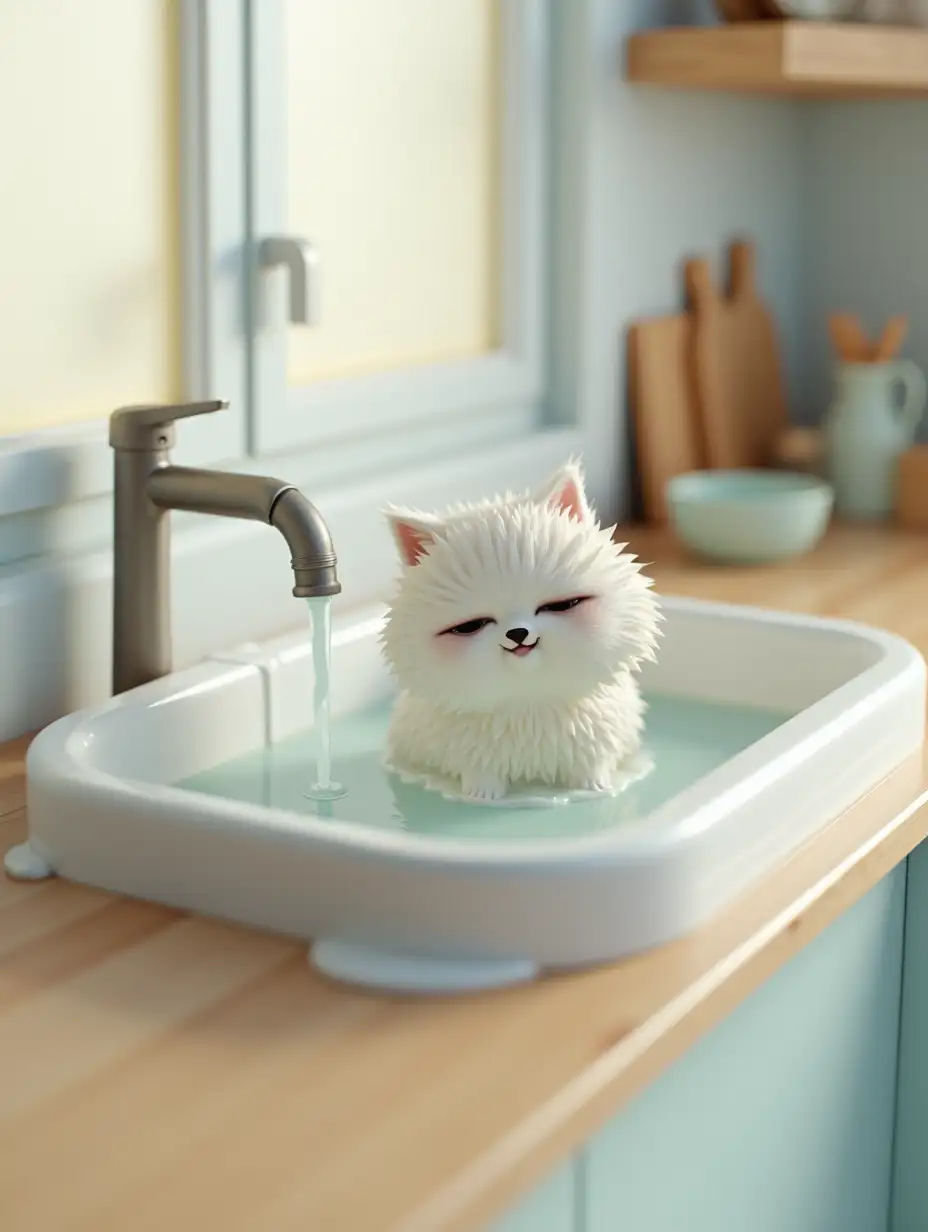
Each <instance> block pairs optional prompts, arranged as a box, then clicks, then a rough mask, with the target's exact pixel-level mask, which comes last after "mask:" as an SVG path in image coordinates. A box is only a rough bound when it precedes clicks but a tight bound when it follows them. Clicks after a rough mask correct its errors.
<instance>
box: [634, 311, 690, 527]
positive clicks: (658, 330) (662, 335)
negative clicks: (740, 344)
mask: <svg viewBox="0 0 928 1232" xmlns="http://www.w3.org/2000/svg"><path fill="white" fill-rule="evenodd" d="M690 350H691V320H690V317H689V315H688V314H685V313H681V314H679V315H677V316H667V317H653V318H651V319H650V320H644V321H638V322H637V323H636V324H634V325H632V326H631V328H630V329H629V331H628V371H629V393H630V396H631V404H632V410H633V414H634V420H635V445H636V461H637V467H638V474H639V477H640V481H641V498H642V503H643V505H644V516H645V519H646V520H647V521H648V522H657V523H662V522H666V521H667V505H666V502H665V500H664V487H665V485H666V483H667V481H668V480H669V479H672V478H673V477H674V475H680V474H683V472H684V471H690V470H697V469H699V468H700V467H702V466H703V465H704V460H703V454H702V448H701V444H700V441H699V435H698V424H697V420H696V407H695V403H694V398H693V388H692V379H691V375H692V373H691V358H690Z"/></svg>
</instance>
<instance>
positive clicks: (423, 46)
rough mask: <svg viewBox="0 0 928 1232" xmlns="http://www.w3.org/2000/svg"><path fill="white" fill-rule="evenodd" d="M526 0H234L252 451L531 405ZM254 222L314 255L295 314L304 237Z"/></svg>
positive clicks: (537, 313)
mask: <svg viewBox="0 0 928 1232" xmlns="http://www.w3.org/2000/svg"><path fill="white" fill-rule="evenodd" d="M545 16H546V4H545V0H442V3H441V4H437V5H436V4H435V3H433V0H391V3H390V4H384V3H383V2H382V0H352V3H350V4H333V3H332V2H331V0H261V3H260V4H258V3H254V4H252V5H251V31H250V34H251V40H252V42H251V47H252V55H251V73H252V89H251V95H252V98H253V105H254V112H253V123H252V132H253V140H252V148H251V158H250V174H251V195H252V214H253V225H254V241H255V242H254V246H253V254H254V260H255V265H256V268H255V271H254V274H255V280H254V301H253V305H252V307H253V328H254V334H255V354H254V361H255V374H256V381H255V410H254V422H253V433H254V437H253V446H254V449H255V451H256V452H269V451H275V450H279V449H283V448H287V447H290V446H293V445H301V444H304V445H318V444H320V443H322V442H327V441H336V440H340V441H347V440H350V439H351V438H353V437H356V436H357V434H358V433H364V434H370V435H376V434H377V433H382V434H384V436H387V435H388V434H395V433H396V432H397V431H403V432H406V431H408V430H409V428H410V426H415V425H416V424H417V423H420V424H421V423H422V422H423V421H425V422H431V423H434V421H435V417H440V416H450V415H458V416H473V415H475V414H478V413H479V412H481V411H483V412H486V413H492V414H493V415H494V416H496V417H497V418H499V417H500V416H506V415H509V416H519V417H521V419H520V422H524V423H528V422H529V419H528V415H530V414H531V413H534V411H536V410H537V408H538V403H539V400H540V397H541V339H542V328H543V322H542V316H543V313H542V288H543V283H544V270H543V265H544V260H543V257H544V220H543V215H544V179H543V175H544V161H545V159H544V133H545V119H544V108H545V98H546V90H547V49H546V37H545V28H546V21H545ZM275 238H276V239H278V240H279V239H283V240H285V241H308V242H309V243H311V244H312V245H313V248H314V250H315V255H316V256H317V257H318V267H315V266H313V265H312V263H311V262H310V264H309V266H308V270H307V272H308V280H307V286H308V289H309V292H310V296H311V298H313V299H314V302H315V304H317V305H318V311H317V313H316V315H315V317H314V319H313V320H312V321H311V323H309V324H307V323H304V322H299V321H296V323H294V318H295V317H299V316H300V315H301V312H300V309H301V307H302V306H303V305H304V304H305V302H306V301H305V297H300V296H299V287H300V284H299V279H300V276H301V274H302V272H303V271H304V269H307V267H306V265H305V252H306V250H305V248H304V247H302V246H301V245H300V244H299V243H291V246H290V248H289V250H285V248H283V247H281V245H280V244H277V245H276V246H275V245H274V244H273V243H271V244H269V243H268V241H269V240H274V239H275ZM288 256H289V259H290V260H291V261H292V262H293V266H292V267H288V266H287V265H286V264H285V263H279V264H274V262H275V261H276V262H280V261H282V260H286V258H287V257H288ZM294 279H296V280H297V281H296V283H294ZM291 292H294V295H295V296H296V298H297V299H298V300H299V302H295V303H292V302H291ZM514 422H515V421H514Z"/></svg>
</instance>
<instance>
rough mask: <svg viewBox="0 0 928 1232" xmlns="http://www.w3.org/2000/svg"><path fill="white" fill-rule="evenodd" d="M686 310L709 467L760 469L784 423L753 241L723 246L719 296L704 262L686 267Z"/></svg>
mask: <svg viewBox="0 0 928 1232" xmlns="http://www.w3.org/2000/svg"><path fill="white" fill-rule="evenodd" d="M686 281H687V291H688V294H689V296H690V300H691V304H692V311H693V348H692V371H693V381H694V389H695V393H696V404H697V408H698V417H699V422H700V424H701V428H702V439H703V448H704V452H705V457H706V462H707V464H708V465H709V466H710V467H718V468H735V467H755V466H768V465H770V464H771V463H772V462H773V460H774V453H775V449H776V443H777V440H778V439H779V437H780V436H781V434H782V433H783V431H784V430H785V428H786V427H787V426H788V423H789V415H788V410H787V402H786V391H785V388H784V381H783V372H782V366H781V360H780V348H779V341H778V338H777V331H776V326H775V324H774V321H773V317H772V316H771V314H770V312H769V310H768V308H767V307H766V305H765V304H764V302H763V300H762V299H761V298H760V296H759V294H758V290H757V278H756V272H755V254H754V246H753V244H750V243H748V242H747V241H737V242H735V243H733V244H732V245H731V246H730V248H729V289H728V294H727V295H726V296H722V295H720V293H719V292H718V290H717V289H716V287H715V285H714V284H713V281H712V276H711V273H710V270H709V265H708V262H707V261H706V260H705V259H704V258H698V259H695V260H692V261H690V262H688V263H687V267H686Z"/></svg>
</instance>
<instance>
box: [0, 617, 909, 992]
mask: <svg viewBox="0 0 928 1232" xmlns="http://www.w3.org/2000/svg"><path fill="white" fill-rule="evenodd" d="M664 607H665V612H666V616H667V623H666V626H665V638H664V640H663V643H662V646H661V650H660V656H659V661H658V662H657V663H656V664H654V665H649V666H648V668H647V670H646V672H645V674H644V677H643V684H644V687H645V691H646V692H649V693H651V694H658V695H664V696H671V697H673V698H676V699H695V701H694V702H693V704H694V705H695V704H696V703H719V704H722V705H723V706H736V707H750V708H757V707H759V708H762V709H763V710H766V711H771V712H778V714H779V715H780V716H787V717H782V718H777V719H773V720H770V721H769V722H768V721H766V720H765V721H763V722H761V724H760V727H759V728H758V729H757V731H755V732H754V736H755V737H758V736H759V738H755V739H754V742H753V743H748V741H750V740H751V739H752V734H751V725H752V723H754V719H753V718H751V716H750V715H749V714H747V713H745V721H744V725H743V726H744V733H745V734H744V736H743V740H742V743H744V744H747V747H743V748H741V749H740V751H736V752H735V753H734V755H732V756H730V757H728V759H727V760H724V761H722V762H721V764H718V765H716V766H715V767H714V768H709V769H708V772H706V773H703V774H701V776H699V775H697V777H696V778H695V780H694V781H692V782H689V783H688V784H685V785H683V786H682V789H680V790H670V792H669V795H667V790H665V792H664V795H665V796H666V798H661V799H659V802H658V803H657V804H656V805H655V806H654V807H651V806H648V807H645V806H644V805H642V804H641V800H646V799H647V793H645V796H636V795H635V790H636V789H634V788H633V789H630V791H629V793H626V795H625V796H620V797H618V798H616V799H614V800H599V801H597V802H595V808H596V810H597V812H596V813H595V814H593V813H587V814H582V815H581V814H577V817H578V818H580V819H581V820H582V822H583V824H580V823H579V822H578V829H577V832H573V831H572V830H571V827H572V826H573V824H574V823H573V822H572V821H569V824H568V826H567V829H568V831H569V832H567V833H564V832H563V827H564V825H565V822H564V818H565V817H566V816H567V815H566V814H562V815H560V817H559V818H558V819H556V820H557V824H558V825H559V826H561V828H562V832H561V833H560V834H559V835H558V836H557V837H551V836H546V835H545V831H544V827H542V829H541V830H540V831H538V832H534V833H533V832H532V829H531V826H529V828H528V831H527V832H526V833H524V834H520V833H518V826H519V825H520V824H522V823H521V822H519V821H513V822H512V823H511V825H510V827H509V828H508V829H507V828H506V827H503V830H502V831H501V832H496V833H494V831H493V826H492V818H491V816H490V814H488V813H487V812H486V810H482V809H481V807H480V806H478V805H467V804H458V805H457V806H455V807H456V808H457V810H458V813H457V814H456V816H457V817H458V820H459V822H460V824H457V823H456V824H455V825H450V826H449V827H448V828H447V829H446V828H445V827H444V824H443V822H442V820H441V817H442V813H441V810H442V809H445V810H447V808H448V807H449V806H448V805H447V803H445V802H443V801H442V800H441V797H437V796H436V797H428V796H426V797H425V798H426V800H429V801H431V800H434V817H432V818H430V822H429V824H428V825H426V826H425V827H423V828H420V829H419V830H416V831H411V830H408V829H403V828H402V826H401V824H400V823H398V822H397V821H396V820H395V819H394V820H393V821H392V822H390V824H386V825H368V824H355V823H352V822H348V821H340V820H337V819H333V818H331V817H319V816H307V815H304V814H301V812H300V811H299V808H300V806H299V804H297V805H296V806H295V807H292V808H291V807H287V806H286V804H287V801H286V799H283V800H282V799H281V798H280V797H279V793H278V794H277V795H275V793H274V791H273V790H272V789H271V788H268V792H269V794H266V795H265V796H262V794H261V790H251V789H249V792H250V798H244V797H243V798H238V799H232V798H221V797H220V796H217V795H211V794H207V792H206V791H204V790H193V789H192V788H190V787H189V786H187V787H184V786H178V785H177V784H179V783H183V782H186V781H187V780H189V779H190V778H191V777H192V776H195V775H202V774H204V773H205V772H208V771H211V770H212V769H213V768H215V767H218V766H220V765H221V764H223V763H225V762H228V761H230V760H231V759H235V758H241V757H243V756H245V755H247V754H249V753H252V754H253V756H252V758H251V763H252V768H254V765H257V764H259V763H262V757H264V758H265V759H267V758H268V757H270V754H269V753H268V752H267V750H268V749H269V748H270V747H271V746H273V745H274V743H275V742H280V741H286V740H287V739H288V738H289V739H290V742H291V743H290V745H289V748H290V749H291V751H292V750H293V748H294V747H295V745H294V743H293V741H294V737H295V734H296V733H298V732H300V731H301V729H304V728H306V727H307V726H308V722H309V711H310V699H311V696H312V663H311V656H310V644H309V637H308V632H307V635H306V636H302V635H295V636H291V637H287V638H284V639H281V640H278V641H275V642H271V643H267V644H265V645H262V646H260V647H259V646H246V647H243V648H241V649H239V650H238V651H235V652H231V653H230V654H229V655H226V656H223V657H217V658H214V659H211V660H208V661H206V662H204V663H202V664H200V665H198V666H197V667H194V668H191V669H189V670H185V671H181V672H177V673H175V674H174V675H172V676H170V677H168V678H166V679H164V680H161V681H157V682H155V683H153V684H150V685H146V686H144V687H142V688H140V689H136V690H134V691H133V692H131V693H128V694H125V695H124V696H122V697H121V698H119V699H116V700H114V701H112V702H110V703H108V704H106V705H105V706H102V707H101V708H100V709H97V710H90V711H84V712H81V713H78V714H75V715H71V716H69V717H67V718H65V719H61V720H60V721H58V722H57V723H54V724H52V726H50V727H49V728H47V729H46V730H45V731H44V732H42V733H41V735H40V736H39V737H38V738H37V739H36V740H35V741H34V743H33V744H32V747H31V749H30V751H29V756H28V763H27V773H28V805H29V835H30V837H29V844H28V846H27V847H25V848H24V849H23V848H20V849H15V850H14V852H13V853H11V856H10V863H9V865H8V867H9V868H10V871H11V872H14V873H15V872H17V871H18V873H19V875H26V876H28V875H33V876H40V875H48V874H49V873H50V872H54V873H56V874H58V875H60V876H62V877H67V878H70V879H72V880H75V881H79V882H84V883H87V884H89V885H93V886H99V887H103V888H105V889H108V890H113V891H117V892H121V893H124V894H128V895H132V896H136V897H139V898H145V899H152V900H155V901H158V902H161V903H167V904H170V905H172V906H175V907H179V908H184V909H188V910H190V911H194V912H199V913H203V914H208V915H214V916H219V917H224V918H228V919H231V920H236V921H240V922H242V923H245V924H249V925H254V926H257V927H260V928H265V929H269V930H272V931H276V932H280V933H283V934H289V935H294V936H297V937H300V938H305V939H307V940H309V939H312V938H315V939H316V941H315V943H314V945H313V947H312V950H311V954H312V958H313V961H314V962H315V964H316V965H317V967H319V968H320V969H322V970H323V971H326V972H328V973H329V974H330V975H334V976H336V977H338V978H341V979H346V980H352V981H355V982H358V983H366V984H371V985H379V986H381V987H388V988H398V989H419V990H422V991H426V990H452V989H458V990H460V989H465V988H475V987H487V986H490V985H494V984H501V983H506V982H512V981H516V980H519V979H527V978H531V977H532V976H533V975H535V974H537V972H538V971H539V970H542V969H556V968H565V967H578V966H585V965H590V964H596V963H601V962H604V961H607V960H611V959H617V958H619V957H622V956H624V955H628V954H631V953H633V952H635V951H639V950H642V949H645V948H648V947H651V946H654V945H658V944H660V943H662V942H665V941H668V940H669V939H671V938H673V937H676V936H679V935H681V934H683V933H686V932H688V931H690V930H692V929H693V928H695V927H696V926H697V925H699V924H700V923H701V922H703V921H704V920H706V919H707V918H708V917H710V916H712V915H713V914H714V913H716V912H718V911H719V910H720V909H721V908H723V907H724V906H725V905H726V904H727V903H728V902H729V901H730V900H732V899H733V898H735V897H736V896H738V895H741V894H743V893H744V892H745V890H746V889H747V888H748V887H749V886H750V885H751V884H752V883H753V882H754V881H756V879H757V878H759V877H760V876H762V875H763V874H764V873H765V872H767V871H769V870H770V869H771V867H772V866H774V865H775V864H776V863H777V862H779V861H781V860H783V859H784V857H785V856H787V855H788V853H789V852H790V851H791V850H793V849H794V848H795V847H796V846H797V845H798V844H800V843H801V842H803V841H804V840H805V839H807V838H808V837H809V836H810V835H811V834H813V833H814V832H815V831H816V830H818V829H819V828H821V827H822V826H824V825H825V824H826V823H827V822H828V821H829V820H831V819H832V818H834V817H835V816H836V815H837V814H838V813H839V812H841V811H842V810H843V809H844V808H846V807H847V806H849V805H850V804H851V803H852V802H853V801H854V800H855V799H857V798H859V797H860V796H861V795H862V794H863V793H864V792H865V791H866V790H867V789H868V788H870V787H871V786H872V785H873V784H875V783H876V782H877V781H878V780H879V779H881V778H882V777H883V776H885V775H886V774H887V773H889V772H890V771H891V770H892V769H893V768H894V767H895V766H897V765H899V764H900V763H901V762H903V761H904V760H905V759H906V758H907V757H908V756H909V755H910V754H912V753H913V752H915V751H916V750H917V749H919V748H920V746H921V744H922V741H923V739H924V725H925V675H926V673H925V663H924V661H923V659H922V658H921V656H920V655H919V654H918V652H917V651H916V650H915V649H914V648H913V647H912V646H910V645H909V644H908V643H907V642H904V641H902V640H901V639H900V638H897V637H894V636H892V635H890V634H887V633H884V632H882V631H878V630H874V629H869V628H866V627H863V626H859V625H855V624H850V623H846V622H839V621H831V620H818V619H810V618H804V617H798V616H791V615H785V614H780V613H773V612H766V611H760V610H755V609H752V608H744V607H732V606H728V605H718V604H708V603H702V602H696V601H688V600H682V599H667V600H665V601H664ZM381 615H382V613H381V612H380V611H379V610H378V611H377V612H371V613H368V614H367V615H366V617H365V618H364V619H356V620H355V621H353V622H343V623H342V624H341V625H336V628H335V631H334V636H333V686H334V694H333V712H334V714H335V715H336V716H339V715H341V716H346V715H351V714H353V713H354V712H358V713H360V712H362V711H364V710H365V709H366V708H368V707H370V706H371V705H373V704H376V703H378V702H379V703H381V705H385V704H386V702H387V699H388V698H389V695H390V690H391V684H390V679H389V676H388V675H387V672H386V669H385V667H384V664H383V662H382V660H381V656H380V651H379V647H378V645H377V640H376V635H377V631H378V628H379V625H380V620H381ZM670 705H671V708H673V707H678V706H679V707H682V709H681V711H680V713H681V714H686V713H688V712H687V711H686V705H690V703H689V702H687V703H685V704H684V703H683V702H682V701H679V700H678V701H675V702H673V703H671V704H670ZM659 708H660V707H658V709H659ZM665 709H666V707H665ZM718 713H719V714H722V711H719V712H718ZM788 716H792V717H788ZM730 718H731V716H729V719H730ZM758 721H759V720H758ZM777 724H778V725H777ZM728 725H729V727H731V723H730V722H729V724H728ZM684 726H685V725H684ZM693 727H694V730H693V731H692V733H689V734H688V733H687V732H686V731H684V739H685V740H688V739H690V735H691V737H692V740H693V742H694V745H696V746H698V744H699V741H700V740H701V739H703V737H704V731H703V730H702V729H703V727H704V724H703V723H702V722H701V721H700V722H699V723H696V722H695V721H693ZM697 727H698V728H700V730H695V728H697ZM765 732H766V734H764V733H765ZM335 738H336V746H335V752H336V756H337V754H338V731H337V730H336V733H335ZM262 749H263V750H265V752H264V753H261V752H260V751H261V750H262ZM256 751H257V752H256ZM306 754H307V767H306V782H307V783H308V782H309V781H310V775H311V767H310V765H309V756H310V746H309V739H308V737H307V743H306ZM275 756H276V754H275ZM668 756H669V755H668ZM665 760H666V759H665ZM697 760H698V759H697ZM658 763H660V757H658ZM262 764H263V763H262ZM268 764H270V762H268ZM694 764H696V763H694ZM668 768H669V767H668V766H665V767H664V770H666V769H668ZM697 769H698V766H697ZM664 770H662V773H664ZM246 777H247V776H246ZM258 777H260V775H259V776H258ZM652 786H653V785H652ZM665 789H666V783H665ZM403 790H404V788H403V787H402V785H398V784H392V785H391V783H390V781H389V780H388V779H387V778H386V777H384V778H383V782H382V783H381V784H380V785H379V786H378V787H377V791H379V792H380V795H379V796H377V795H376V792H375V796H376V800H378V801H379V802H380V804H379V805H377V807H381V808H382V809H383V810H384V812H385V816H386V815H387V814H389V813H390V812H391V808H392V804H391V792H392V793H393V794H394V797H395V798H396V799H399V797H398V796H396V793H397V792H399V793H402V791H403ZM406 790H408V789H406ZM416 790H421V789H416ZM649 790H650V789H649ZM249 792H246V793H245V796H248V795H249ZM652 795H653V793H652ZM292 796H293V793H292V792H291V797H292ZM371 798H372V799H373V798H374V797H371ZM262 799H267V800H269V801H270V803H261V802H260V801H261V800H262ZM356 799H359V800H361V804H360V805H358V807H361V808H364V807H368V806H367V805H365V804H364V802H363V801H364V797H363V793H362V794H361V796H358V797H356ZM399 802H400V804H401V805H402V804H403V801H402V800H400V801H399ZM291 803H292V799H291ZM420 804H421V799H420ZM375 805H376V801H375ZM375 805H371V806H370V807H371V808H374V807H375ZM570 807H571V808H572V809H577V808H579V807H581V806H578V805H571V806H570ZM428 808H431V804H429V805H428ZM462 809H463V810H465V813H464V814H461V812H460V810H462ZM467 810H470V811H469V812H467ZM426 811H428V810H426ZM517 812H518V810H509V813H508V815H509V817H510V818H515V815H516V813H517ZM551 812H553V811H552V810H549V813H551ZM462 817H463V821H461V820H460V819H461V818H462ZM591 819H592V823H591ZM364 820H365V819H364V818H361V821H362V822H363V821H364ZM371 820H373V819H371ZM381 820H382V819H381ZM568 820H569V819H568ZM536 821H537V818H536ZM593 823H595V824H593ZM526 824H527V823H526ZM533 824H534V823H533ZM512 826H515V829H514V830H513V829H512ZM481 827H482V828H481Z"/></svg>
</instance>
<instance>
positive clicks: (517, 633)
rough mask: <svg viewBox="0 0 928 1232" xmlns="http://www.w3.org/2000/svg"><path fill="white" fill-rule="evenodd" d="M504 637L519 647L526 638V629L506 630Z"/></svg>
mask: <svg viewBox="0 0 928 1232" xmlns="http://www.w3.org/2000/svg"><path fill="white" fill-rule="evenodd" d="M506 636H507V637H508V638H509V640H510V642H517V643H518V644H519V645H520V646H521V645H522V643H523V642H524V641H525V639H526V638H527V637H528V629H507V630H506Z"/></svg>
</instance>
